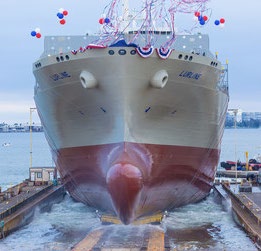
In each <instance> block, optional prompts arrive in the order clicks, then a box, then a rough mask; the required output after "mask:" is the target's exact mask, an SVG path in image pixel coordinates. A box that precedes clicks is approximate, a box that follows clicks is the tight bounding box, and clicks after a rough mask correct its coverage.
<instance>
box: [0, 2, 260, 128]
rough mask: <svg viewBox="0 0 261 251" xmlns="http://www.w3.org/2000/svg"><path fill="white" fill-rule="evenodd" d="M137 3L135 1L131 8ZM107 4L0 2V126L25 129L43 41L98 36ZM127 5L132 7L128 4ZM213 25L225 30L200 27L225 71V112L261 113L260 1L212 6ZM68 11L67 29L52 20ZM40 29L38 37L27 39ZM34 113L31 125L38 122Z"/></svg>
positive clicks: (32, 101) (222, 3) (212, 3)
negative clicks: (218, 22) (48, 37)
mask: <svg viewBox="0 0 261 251" xmlns="http://www.w3.org/2000/svg"><path fill="white" fill-rule="evenodd" d="M135 1H137V0H134V2H135ZM109 2H110V1H109V0H107V1H106V0H96V1H91V0H1V1H0V11H1V14H0V28H1V32H0V60H1V61H0V62H1V67H0V74H1V78H0V123H2V122H5V123H15V122H17V123H26V122H29V119H30V108H33V107H35V104H34V99H33V88H34V84H35V79H34V76H33V73H32V64H33V62H34V61H36V60H37V59H38V58H39V56H40V55H41V53H42V52H43V41H44V39H43V37H44V36H45V35H84V34H86V33H95V32H97V31H98V29H99V27H100V25H99V22H98V20H99V18H100V17H101V14H102V13H103V9H104V6H106V5H107V4H108V3H109ZM130 2H133V1H132V0H130ZM208 7H209V8H210V9H211V13H212V14H211V20H212V22H214V20H215V19H219V18H224V19H225V20H226V22H225V26H224V27H223V28H219V27H216V26H215V25H214V24H213V25H211V21H210V22H209V24H208V25H207V26H206V27H202V29H201V33H207V34H209V38H210V49H211V51H212V52H213V53H215V52H218V58H219V60H220V61H221V62H222V63H225V62H226V61H228V63H229V65H228V67H229V90H230V102H229V108H231V109H233V108H237V109H241V110H242V111H253V112H254V111H261V81H260V76H261V74H260V71H261V70H260V60H261V52H260V49H259V47H260V41H261V32H260V31H261V22H260V21H259V17H260V10H261V1H260V0H249V1H238V0H229V1H228V0H210V1H209V4H208ZM60 8H64V9H65V10H67V11H68V13H69V14H68V16H67V17H66V24H65V25H60V24H59V22H58V18H57V16H56V14H57V12H58V11H59V9H60ZM36 28H40V32H41V34H42V37H41V38H40V39H37V38H35V37H32V36H31V31H32V30H35V29H36ZM38 120H39V119H38V116H37V113H36V114H34V115H33V121H38Z"/></svg>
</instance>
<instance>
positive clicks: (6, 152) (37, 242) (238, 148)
mask: <svg viewBox="0 0 261 251" xmlns="http://www.w3.org/2000/svg"><path fill="white" fill-rule="evenodd" d="M260 135H261V129H226V130H225V132H224V137H223V142H222V151H221V157H220V161H225V160H235V159H240V160H241V161H244V159H245V152H246V151H247V152H248V153H249V158H252V157H254V156H255V155H256V154H258V153H260V151H261V149H260V146H261V137H260ZM32 142H33V143H32V145H31V144H30V134H29V133H0V149H1V150H0V186H1V187H2V188H3V189H6V188H8V187H10V186H11V185H14V184H16V183H19V182H20V181H22V180H24V179H26V178H28V177H29V171H28V168H29V166H30V165H31V163H32V166H53V165H54V164H53V162H52V158H51V154H50V151H49V147H48V145H47V143H46V140H45V138H44V134H43V133H33V134H32ZM4 143H10V144H7V145H9V146H2V144H4ZM31 152H32V154H31ZM36 156H37V157H36ZM100 226H101V223H100V221H99V219H98V217H97V215H96V214H95V211H94V209H92V208H89V207H87V206H85V205H83V204H82V203H77V202H75V201H73V200H72V199H71V198H70V196H69V195H66V196H65V199H64V200H63V201H62V202H61V203H59V204H55V205H53V207H52V210H51V211H50V212H45V213H40V212H38V211H36V212H35V215H34V219H33V221H32V222H31V223H30V224H28V225H27V226H25V227H23V228H21V229H20V230H18V231H16V232H15V233H13V234H11V235H9V236H7V237H6V238H5V239H3V240H0V250H1V251H9V250H19V251H31V250H32V251H33V250H37V251H38V250H39V251H49V250H55V251H67V250H68V251H69V250H71V248H72V247H73V246H74V245H75V244H76V243H77V242H79V241H80V240H81V239H83V238H84V236H85V235H86V234H87V233H88V232H89V231H91V230H93V229H96V228H98V227H100ZM128 227H129V226H126V228H128ZM160 227H161V228H162V229H163V230H164V231H165V232H166V234H167V236H169V243H170V246H171V247H172V250H204V251H206V250H213V251H214V250H215V251H216V250H217V251H219V250H227V251H237V250H242V251H252V250H253V251H254V250H257V248H256V247H255V246H254V244H253V243H252V241H251V240H250V238H249V237H248V236H247V234H246V233H245V232H244V231H243V230H242V229H241V228H239V227H238V226H237V225H236V223H235V222H234V221H233V218H232V213H231V208H230V207H228V208H227V210H224V209H223V207H222V206H221V205H218V204H216V203H215V202H214V198H213V194H212V193H211V194H210V195H209V196H208V197H207V198H206V199H205V200H203V201H202V202H200V203H197V204H191V205H187V206H185V207H181V208H178V209H175V210H174V211H173V212H170V213H169V215H168V217H167V218H166V219H165V220H164V221H163V223H162V225H161V226H160Z"/></svg>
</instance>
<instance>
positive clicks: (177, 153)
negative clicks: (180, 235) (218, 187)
mask: <svg viewBox="0 0 261 251" xmlns="http://www.w3.org/2000/svg"><path fill="white" fill-rule="evenodd" d="M219 154H220V151H219V150H217V149H206V148H196V147H186V146H165V145H152V144H138V143H126V142H123V143H118V144H107V145H98V146H86V147H74V148H66V149H60V150H59V151H58V152H57V153H56V154H55V157H56V158H57V161H56V162H57V166H58V169H59V172H60V174H61V177H62V179H63V181H64V184H65V186H66V188H67V190H68V191H69V193H70V194H71V196H72V197H73V198H74V199H76V200H77V201H81V202H83V203H85V204H87V205H89V206H92V207H95V208H97V209H99V210H101V211H103V212H105V213H108V214H113V215H116V216H118V217H119V218H120V219H121V221H122V222H123V223H124V224H129V223H131V222H132V221H134V220H135V219H137V218H139V217H143V216H147V215H152V214H155V213H159V212H162V211H164V210H170V209H172V208H175V207H179V206H182V205H185V204H188V203H194V202H197V201H199V200H201V199H203V198H204V197H205V196H207V195H208V193H209V191H210V189H211V187H212V185H213V180H214V177H215V173H216V165H217V163H218V159H219Z"/></svg>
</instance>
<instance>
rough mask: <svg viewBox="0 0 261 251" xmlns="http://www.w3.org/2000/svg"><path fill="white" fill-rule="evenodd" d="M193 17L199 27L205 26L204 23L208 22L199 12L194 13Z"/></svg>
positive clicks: (206, 17)
mask: <svg viewBox="0 0 261 251" xmlns="http://www.w3.org/2000/svg"><path fill="white" fill-rule="evenodd" d="M194 15H195V17H196V19H197V20H198V22H199V24H201V25H205V24H206V22H207V21H208V16H206V15H204V16H202V15H201V14H200V12H199V11H196V12H195V13H194Z"/></svg>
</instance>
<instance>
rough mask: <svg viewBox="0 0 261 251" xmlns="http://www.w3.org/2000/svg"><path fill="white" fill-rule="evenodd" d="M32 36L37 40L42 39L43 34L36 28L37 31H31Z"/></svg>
mask: <svg viewBox="0 0 261 251" xmlns="http://www.w3.org/2000/svg"><path fill="white" fill-rule="evenodd" d="M31 36H32V37H36V38H41V36H42V35H41V33H40V29H39V28H35V30H33V31H31Z"/></svg>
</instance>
